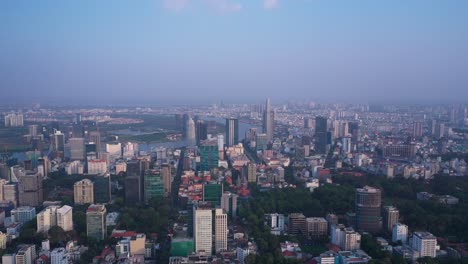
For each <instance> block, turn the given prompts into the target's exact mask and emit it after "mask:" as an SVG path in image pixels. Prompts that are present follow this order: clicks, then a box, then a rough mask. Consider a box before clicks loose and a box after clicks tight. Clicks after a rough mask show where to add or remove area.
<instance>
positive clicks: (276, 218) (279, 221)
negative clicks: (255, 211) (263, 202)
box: [264, 214, 285, 236]
mask: <svg viewBox="0 0 468 264" xmlns="http://www.w3.org/2000/svg"><path fill="white" fill-rule="evenodd" d="M284 219H285V217H284V215H283V214H265V215H264V220H265V225H268V226H269V227H270V233H271V234H273V235H277V236H279V235H281V232H283V231H284V229H285V228H284Z"/></svg>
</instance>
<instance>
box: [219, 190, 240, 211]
mask: <svg viewBox="0 0 468 264" xmlns="http://www.w3.org/2000/svg"><path fill="white" fill-rule="evenodd" d="M237 197H238V196H237V194H234V193H231V192H224V193H223V195H222V196H221V208H223V209H224V211H225V212H226V213H227V214H228V215H230V216H231V217H236V215H237Z"/></svg>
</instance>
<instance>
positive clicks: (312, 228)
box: [306, 217, 328, 238]
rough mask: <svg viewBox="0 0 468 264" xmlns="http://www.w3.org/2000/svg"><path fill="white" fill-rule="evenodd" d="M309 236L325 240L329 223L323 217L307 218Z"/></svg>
mask: <svg viewBox="0 0 468 264" xmlns="http://www.w3.org/2000/svg"><path fill="white" fill-rule="evenodd" d="M306 226H307V235H308V236H309V237H311V238H325V237H327V233H328V222H327V220H325V218H323V217H308V218H306Z"/></svg>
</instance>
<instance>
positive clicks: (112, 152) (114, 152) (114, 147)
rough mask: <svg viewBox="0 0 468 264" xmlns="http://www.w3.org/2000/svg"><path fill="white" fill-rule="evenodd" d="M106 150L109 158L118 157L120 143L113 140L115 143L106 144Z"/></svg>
mask: <svg viewBox="0 0 468 264" xmlns="http://www.w3.org/2000/svg"><path fill="white" fill-rule="evenodd" d="M106 152H107V153H109V157H110V158H111V159H118V158H120V157H122V144H120V143H118V142H115V143H107V144H106Z"/></svg>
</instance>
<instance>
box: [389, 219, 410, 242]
mask: <svg viewBox="0 0 468 264" xmlns="http://www.w3.org/2000/svg"><path fill="white" fill-rule="evenodd" d="M398 241H401V242H402V243H403V244H406V243H407V242H408V226H407V225H404V224H401V223H396V224H394V225H393V228H392V242H393V243H396V242H398Z"/></svg>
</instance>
